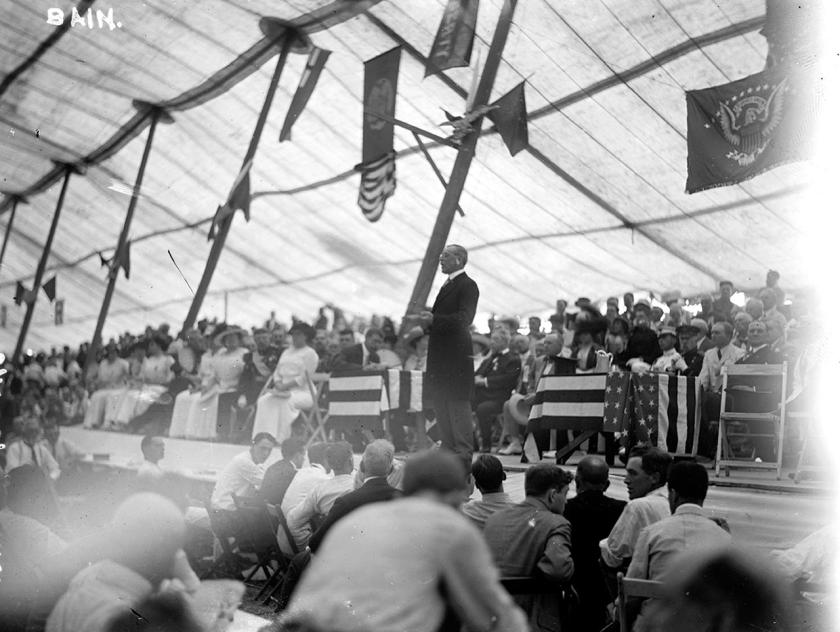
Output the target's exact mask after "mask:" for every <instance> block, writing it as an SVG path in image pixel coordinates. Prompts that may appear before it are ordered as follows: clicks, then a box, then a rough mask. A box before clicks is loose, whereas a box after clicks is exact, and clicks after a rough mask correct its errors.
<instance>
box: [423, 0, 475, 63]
mask: <svg viewBox="0 0 840 632" xmlns="http://www.w3.org/2000/svg"><path fill="white" fill-rule="evenodd" d="M477 19H478V0H449V2H448V3H447V5H446V9H444V11H443V18H441V21H440V26H439V27H438V31H437V35H435V41H434V43H433V44H432V50H431V51H430V52H429V56H428V57H427V58H426V74H425V75H424V77H428V76H429V75H433V74H435V73H438V72H440V71H442V70H446V69H447V68H460V67H462V66H469V65H470V56H471V55H472V47H473V39H474V37H475V24H476V21H477Z"/></svg>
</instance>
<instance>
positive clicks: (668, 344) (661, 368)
mask: <svg viewBox="0 0 840 632" xmlns="http://www.w3.org/2000/svg"><path fill="white" fill-rule="evenodd" d="M676 345H677V332H676V330H675V329H674V328H673V327H662V328H661V329H660V330H659V349H660V350H661V351H662V355H661V356H659V357H658V358H656V360H655V361H654V363H653V364H652V365H651V367H650V370H651V371H653V372H654V373H672V374H676V373H677V372H682V371H685V370H686V369H687V368H688V365H687V364H686V363H685V360H683V357H682V356H681V355H680V353H679V352H678V351H677V349H676Z"/></svg>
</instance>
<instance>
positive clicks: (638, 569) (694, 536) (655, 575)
mask: <svg viewBox="0 0 840 632" xmlns="http://www.w3.org/2000/svg"><path fill="white" fill-rule="evenodd" d="M708 489H709V475H708V473H707V472H706V468H705V467H703V466H702V465H700V464H699V463H691V462H688V461H682V462H679V463H675V464H674V465H673V466H672V467H671V469H670V471H669V472H668V503H669V505H670V508H671V513H672V514H673V515H672V516H669V517H667V518H665V519H663V520H660V521H659V522H655V523H654V524H652V525H650V526H648V527H646V528H645V529H644V530H643V531H642V533H641V535H640V536H639V540H638V542H637V543H636V548H635V549H634V551H633V561H632V562H630V568H629V569H628V570H627V577H629V578H635V579H648V580H653V581H662V580H663V579H664V578H665V577H667V575H668V573H669V572H670V571H671V570H672V569H673V563H674V558H675V557H677V556H678V555H679V554H680V553H684V552H687V551H693V550H698V549H705V548H714V547H723V546H726V545H727V544H729V543H730V542H731V541H732V537H731V536H730V535H729V533H728V532H726V531H724V530H723V529H722V528H721V527H720V525H718V524H717V523H716V522H714V521H713V520H712V519H711V518H709V517H708V516H707V515H706V513H705V512H704V510H703V501H704V500H705V499H706V492H707V491H708ZM653 601H654V600H652V599H650V600H646V601H645V602H644V603H643V604H642V609H641V614H640V615H639V618H638V619H637V620H636V625H635V626H634V628H633V629H634V630H635V629H640V628H641V627H643V624H642V621H643V619H644V617H645V614H646V613H647V612H649V609H650V607H651V606H652V605H653Z"/></svg>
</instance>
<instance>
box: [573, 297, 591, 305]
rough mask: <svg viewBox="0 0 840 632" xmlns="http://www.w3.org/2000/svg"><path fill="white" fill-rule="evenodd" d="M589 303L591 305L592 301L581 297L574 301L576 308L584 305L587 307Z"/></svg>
mask: <svg viewBox="0 0 840 632" xmlns="http://www.w3.org/2000/svg"><path fill="white" fill-rule="evenodd" d="M590 303H592V301H591V300H589V299H588V298H587V297H585V296H581V297H580V298H579V299H578V300H576V301H575V305H577V306H578V307H583V306H584V305H589V304H590Z"/></svg>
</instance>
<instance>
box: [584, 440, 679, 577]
mask: <svg viewBox="0 0 840 632" xmlns="http://www.w3.org/2000/svg"><path fill="white" fill-rule="evenodd" d="M671 460H672V459H671V455H669V454H668V453H667V452H664V451H662V450H660V449H658V448H634V449H633V450H632V451H631V452H630V458H629V459H628V460H627V474H626V476H625V477H624V484H625V485H626V486H627V492H628V495H629V496H630V502H628V503H627V506H626V507H625V508H624V511H623V512H622V513H621V516H620V517H619V518H618V522H616V523H615V526H614V527H613V529H612V531H610V535H609V536H608V537H607V538H606V539H604V540H601V542H600V543H599V546H600V547H601V559H602V560H603V562H604V564H606V565H607V566H608V567H609V568H610V569H615V570H621V568H623V567H625V566H626V564H627V563H628V561H629V560H630V558H631V557H632V556H633V550H634V548H635V547H636V542H637V540H638V539H639V534H640V533H641V532H642V529H644V528H645V527H647V526H648V525H651V524H653V523H654V522H658V521H659V520H662V519H664V518H667V517H668V516H670V515H671V508H670V506H669V504H668V492H667V490H666V488H665V484H666V483H667V482H668V468H669V467H670V465H671Z"/></svg>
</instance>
